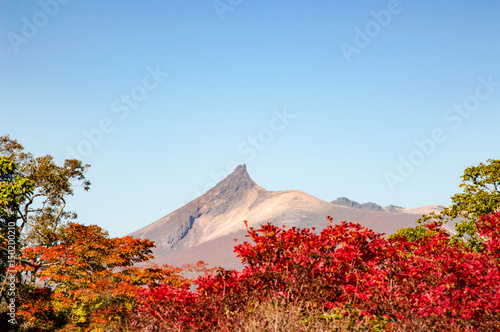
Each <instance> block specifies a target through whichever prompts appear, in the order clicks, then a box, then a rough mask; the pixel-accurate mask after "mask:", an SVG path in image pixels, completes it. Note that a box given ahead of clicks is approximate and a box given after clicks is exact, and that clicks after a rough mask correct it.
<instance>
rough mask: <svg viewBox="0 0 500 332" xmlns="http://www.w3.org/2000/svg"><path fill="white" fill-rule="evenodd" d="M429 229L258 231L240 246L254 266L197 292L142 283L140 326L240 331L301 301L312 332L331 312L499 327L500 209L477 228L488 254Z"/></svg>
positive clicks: (202, 284)
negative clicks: (413, 232) (261, 312)
mask: <svg viewBox="0 0 500 332" xmlns="http://www.w3.org/2000/svg"><path fill="white" fill-rule="evenodd" d="M426 227H427V228H428V229H429V230H430V231H431V232H430V234H431V235H429V236H426V237H423V238H421V239H419V240H416V241H409V240H408V239H407V238H405V237H403V236H396V237H393V238H391V239H386V238H384V237H382V235H381V234H376V233H374V232H372V231H370V230H368V229H366V228H365V227H362V226H360V225H358V224H353V223H345V222H341V223H340V224H338V225H331V224H330V225H329V226H328V227H327V228H326V229H324V230H323V231H322V232H321V233H320V234H315V233H314V231H313V230H309V229H297V228H290V229H286V228H278V227H276V226H273V225H271V224H267V225H263V226H261V228H260V229H259V230H254V229H252V228H248V233H249V236H250V238H251V240H252V241H253V243H250V242H245V243H243V244H240V245H236V246H235V251H236V253H237V254H238V256H239V257H241V259H242V261H243V263H244V264H245V268H244V269H243V270H242V271H241V272H237V271H233V270H231V271H225V270H219V271H218V272H217V273H215V274H206V275H204V276H201V277H199V278H197V279H196V280H195V281H194V283H195V284H196V285H197V289H196V291H191V290H190V289H189V287H188V286H187V285H184V286H183V287H180V288H178V287H174V286H170V285H162V286H159V287H154V288H145V289H141V290H140V291H139V292H138V301H139V302H138V307H137V309H136V310H135V312H134V317H133V318H132V320H133V321H134V324H133V325H134V326H136V327H138V328H140V329H144V330H148V331H169V330H172V331H174V330H179V331H197V330H198V331H208V330H228V331H231V330H238V328H237V327H238V326H241V322H242V321H248V319H249V317H252V316H253V315H254V314H255V313H256V310H257V309H256V308H262V306H264V307H265V306H269V305H270V303H274V304H275V305H276V306H278V307H280V308H281V310H283V308H287V310H292V308H295V309H296V308H300V310H301V312H302V313H303V316H302V317H301V319H302V320H301V321H302V327H301V328H302V329H303V330H304V331H306V330H311V326H310V325H309V324H313V323H314V324H316V323H317V321H318V319H319V318H321V317H322V318H324V319H327V318H330V319H332V318H333V319H335V318H337V319H338V318H339V316H340V317H350V318H349V319H351V320H352V319H353V317H356V318H355V319H354V320H355V323H356V324H358V328H361V327H360V326H359V324H361V322H364V324H365V325H364V326H365V327H364V328H365V330H367V331H368V330H377V329H379V330H388V331H390V330H394V331H396V330H399V329H401V327H402V326H409V328H408V330H413V329H414V328H416V326H420V327H421V328H422V329H426V328H427V329H429V330H430V329H431V328H432V329H433V330H439V331H450V330H454V329H455V330H457V331H458V330H460V331H493V330H499V329H500V256H499V253H500V251H499V250H500V240H499V236H500V234H499V230H500V213H495V214H490V215H486V216H483V217H481V219H480V221H479V222H478V223H477V225H476V227H477V229H478V231H479V234H480V236H481V237H482V238H483V239H484V250H483V251H482V252H476V251H474V250H471V249H470V248H468V247H467V246H465V245H464V244H460V243H455V244H453V243H452V242H451V241H450V237H449V235H448V234H447V233H446V232H444V231H443V230H441V229H439V227H438V225H437V224H430V225H427V226H426ZM278 312H279V310H278ZM312 313H313V316H311V314H312ZM314 315H316V316H314ZM342 322H343V323H345V320H342ZM333 330H334V329H333Z"/></svg>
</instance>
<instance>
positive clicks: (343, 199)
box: [331, 197, 446, 215]
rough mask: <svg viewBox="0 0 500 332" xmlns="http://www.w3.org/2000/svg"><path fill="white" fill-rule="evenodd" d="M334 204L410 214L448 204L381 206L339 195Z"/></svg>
mask: <svg viewBox="0 0 500 332" xmlns="http://www.w3.org/2000/svg"><path fill="white" fill-rule="evenodd" d="M331 203H332V204H337V205H342V206H348V207H352V208H355V209H362V210H370V211H386V212H393V213H410V214H420V215H422V214H427V213H430V212H440V211H442V210H443V209H444V208H446V206H444V205H428V206H422V207H419V208H416V209H405V208H402V207H401V206H396V205H387V206H380V205H378V204H375V203H372V202H368V203H363V204H359V203H358V202H356V201H353V200H350V199H349V198H347V197H339V198H337V199H336V200H334V201H331Z"/></svg>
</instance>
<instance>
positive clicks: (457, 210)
mask: <svg viewBox="0 0 500 332" xmlns="http://www.w3.org/2000/svg"><path fill="white" fill-rule="evenodd" d="M461 178H462V183H461V184H460V187H462V188H463V192H461V193H458V194H456V195H454V196H453V197H452V198H451V199H452V205H451V206H449V207H448V208H446V209H444V210H443V211H441V212H440V213H439V214H436V213H434V212H433V213H430V214H428V215H423V216H422V218H421V219H419V220H418V221H417V222H427V221H437V222H440V223H446V222H448V221H451V220H454V219H455V220H459V222H458V223H457V224H456V226H455V228H456V234H454V235H453V236H452V238H451V239H452V241H458V240H465V241H466V243H467V245H468V246H469V247H470V248H474V249H475V250H481V248H482V239H481V237H480V236H479V234H478V232H477V228H476V224H477V221H478V220H479V218H480V217H481V216H482V215H486V214H490V213H494V212H496V211H499V209H500V160H494V159H488V160H487V161H486V163H479V165H478V166H471V167H468V168H466V169H465V171H464V174H463V175H462V176H461Z"/></svg>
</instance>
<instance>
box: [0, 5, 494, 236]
mask: <svg viewBox="0 0 500 332" xmlns="http://www.w3.org/2000/svg"><path fill="white" fill-rule="evenodd" d="M498 17H500V3H498V2H496V1H486V0H485V1H460V2H445V1H408V0H404V1H403V0H401V1H395V0H391V1H331V0H330V1H315V2H310V1H268V2H264V1H260V2H259V1H248V0H231V1H230V0H216V1H211V0H209V1H188V0H182V1H180V0H169V1H130V0H124V1H76V0H72V1H71V0H64V1H63V0H40V1H21V0H15V1H14V0H7V1H2V2H1V3H0V36H1V38H0V133H1V134H10V136H11V137H12V138H15V139H17V140H18V141H19V142H20V143H22V144H23V145H24V146H25V148H26V150H28V151H31V152H33V153H34V154H35V155H45V154H50V155H53V156H54V157H55V158H56V160H58V161H59V162H62V161H63V160H64V159H65V158H68V157H70V156H73V157H75V156H76V157H79V159H81V160H83V161H84V162H86V163H89V164H91V165H92V167H91V169H90V171H89V172H88V174H87V175H88V178H89V179H90V180H91V181H92V188H91V190H90V191H89V192H83V191H77V192H76V194H75V196H74V197H73V198H72V199H71V200H70V204H69V205H70V206H69V208H70V209H72V210H75V211H76V212H77V213H78V215H79V221H80V222H83V223H85V224H98V225H100V226H101V227H103V228H105V229H107V230H109V232H110V235H112V236H123V235H126V234H128V233H130V232H132V231H134V230H136V229H138V228H140V227H142V226H144V225H146V224H149V223H151V222H153V221H155V220H157V219H158V218H160V217H162V216H164V215H166V214H168V213H170V212H172V211H173V210H175V209H177V208H179V207H181V206H182V205H184V204H186V203H188V202H189V201H191V200H192V199H194V198H195V197H196V196H197V195H199V194H200V193H202V192H204V191H205V190H206V189H208V188H209V187H210V186H213V185H214V183H215V181H216V180H218V179H222V178H223V177H224V176H225V175H227V174H228V171H231V170H232V169H234V167H235V165H236V164H243V163H246V164H247V167H248V171H249V174H250V176H251V177H252V178H253V179H254V181H255V182H257V183H258V184H259V185H260V186H262V187H264V188H265V189H267V190H286V189H297V190H301V191H304V192H307V193H309V194H312V195H314V196H316V197H318V198H321V199H324V200H327V201H331V200H333V199H336V198H337V197H339V196H347V197H349V198H351V199H353V200H356V201H359V202H361V203H363V202H368V201H372V202H376V203H378V204H381V205H388V204H395V205H400V206H404V207H407V208H413V207H418V206H424V205H429V204H449V203H450V197H451V196H452V195H453V194H455V193H457V192H459V190H460V188H459V187H458V185H459V183H460V176H461V175H462V174H463V170H464V169H465V168H466V167H468V166H471V165H477V164H478V163H479V162H484V161H486V159H488V158H492V159H499V158H500V149H499V142H500V131H499V130H498V124H499V123H500V112H499V105H500V62H499V61H498V59H500V34H499V33H498V31H500V20H499V19H498Z"/></svg>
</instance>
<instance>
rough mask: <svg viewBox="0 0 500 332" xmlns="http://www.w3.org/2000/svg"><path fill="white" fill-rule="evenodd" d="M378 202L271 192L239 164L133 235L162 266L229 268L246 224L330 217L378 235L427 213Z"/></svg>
mask: <svg viewBox="0 0 500 332" xmlns="http://www.w3.org/2000/svg"><path fill="white" fill-rule="evenodd" d="M377 206H378V205H376V204H374V203H366V204H359V203H357V202H353V201H350V200H349V199H347V198H341V199H338V200H336V201H334V202H326V201H323V200H321V199H319V198H316V197H314V196H311V195H308V194H306V193H304V192H301V191H298V190H285V191H266V190H265V189H263V188H262V187H260V186H258V185H257V184H256V183H255V182H254V181H253V180H252V179H251V178H250V176H249V175H248V173H247V168H246V166H245V165H240V166H238V167H237V168H236V169H235V170H234V172H233V173H231V174H230V175H229V176H228V177H227V178H226V179H224V180H222V181H221V182H219V183H218V184H217V185H216V186H215V187H214V188H212V189H211V190H209V191H207V192H206V193H205V194H203V195H202V196H200V197H198V198H196V199H195V200H193V201H191V202H190V203H188V204H186V205H184V206H183V207H181V208H179V209H178V210H176V211H174V212H172V213H170V214H168V215H166V216H165V217H163V218H161V219H159V220H157V221H155V222H153V223H152V224H150V225H147V226H145V227H143V228H141V229H139V230H137V231H135V232H134V233H132V234H131V235H132V236H134V237H136V238H147V239H150V240H153V241H155V243H156V248H155V250H154V255H155V258H156V262H157V263H158V264H164V263H168V264H171V265H178V266H180V265H182V264H184V263H195V262H196V261H198V260H203V261H205V262H207V263H209V264H210V265H219V266H223V267H224V268H241V263H240V260H239V259H238V258H237V257H236V255H235V253H234V252H233V247H234V244H235V241H234V239H237V240H238V243H241V242H242V241H244V240H246V238H245V234H246V231H245V225H244V222H243V221H244V220H247V221H248V225H249V226H252V227H256V228H258V226H259V225H260V224H263V223H266V222H272V223H273V224H276V225H285V224H286V225H287V226H288V227H292V226H296V227H301V228H304V227H308V228H312V227H315V228H316V229H317V230H318V231H319V230H321V229H323V228H324V227H326V226H327V224H328V223H327V220H326V216H331V217H333V219H334V222H339V221H352V222H358V223H360V224H362V225H364V226H366V227H368V228H371V229H373V230H375V231H377V232H381V233H386V234H391V233H394V232H395V231H396V230H398V229H400V228H402V227H412V226H414V225H415V220H416V219H418V218H419V217H420V216H421V215H422V213H424V212H428V211H427V210H429V209H433V208H436V209H437V207H425V208H421V209H420V210H419V209H414V210H407V209H403V208H399V210H398V209H392V211H389V210H390V209H389V208H388V207H380V206H378V207H380V209H379V208H377Z"/></svg>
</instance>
